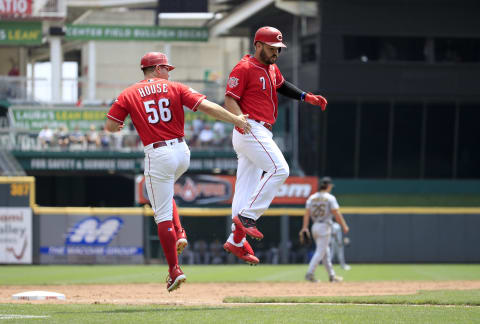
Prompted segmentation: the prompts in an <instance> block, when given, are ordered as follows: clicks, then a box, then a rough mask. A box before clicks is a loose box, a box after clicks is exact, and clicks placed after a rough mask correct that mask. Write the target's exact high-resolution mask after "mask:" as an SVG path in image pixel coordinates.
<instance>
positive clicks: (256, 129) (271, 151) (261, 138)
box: [232, 119, 290, 220]
mask: <svg viewBox="0 0 480 324" xmlns="http://www.w3.org/2000/svg"><path fill="white" fill-rule="evenodd" d="M249 123H250V125H251V126H252V130H251V133H250V134H241V133H239V132H238V131H237V130H234V131H233V138H232V143H233V148H234V149H235V152H236V153H237V157H238V167H237V180H236V183H235V194H234V196H233V202H232V217H234V216H236V215H237V214H241V215H242V216H244V217H248V218H251V219H254V220H257V219H258V218H259V217H260V216H261V215H262V214H263V213H264V212H265V210H267V208H268V207H269V206H270V203H271V202H272V200H273V198H275V195H276V194H277V192H278V190H279V189H280V186H281V185H282V184H283V183H284V182H285V180H286V179H287V178H288V175H289V173H290V169H289V167H288V164H287V161H286V160H285V158H284V157H283V154H282V151H280V149H279V148H278V146H277V144H276V143H275V142H274V141H273V139H272V137H273V134H272V132H271V131H269V130H268V129H267V128H265V127H264V126H263V125H261V124H260V123H258V122H256V121H254V120H251V119H249ZM263 172H265V174H264V175H263V177H262V174H263Z"/></svg>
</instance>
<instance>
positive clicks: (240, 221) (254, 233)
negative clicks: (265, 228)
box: [233, 215, 263, 240]
mask: <svg viewBox="0 0 480 324" xmlns="http://www.w3.org/2000/svg"><path fill="white" fill-rule="evenodd" d="M233 223H235V226H241V227H243V229H244V231H245V233H247V234H248V235H249V236H251V237H252V238H254V239H256V240H261V239H263V234H262V232H260V231H259V230H258V229H257V222H256V221H255V220H253V219H251V218H247V217H244V216H242V215H237V216H235V217H234V218H233Z"/></svg>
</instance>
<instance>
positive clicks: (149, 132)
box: [107, 78, 206, 145]
mask: <svg viewBox="0 0 480 324" xmlns="http://www.w3.org/2000/svg"><path fill="white" fill-rule="evenodd" d="M205 98H206V96H204V95H202V94H200V93H198V92H196V91H195V90H193V89H192V88H189V87H187V86H186V85H184V84H181V83H178V82H172V81H168V80H165V79H159V78H154V79H148V80H143V81H140V82H137V83H136V84H134V85H132V86H130V87H128V88H127V89H125V90H123V91H122V93H121V94H120V96H118V98H117V99H116V100H115V102H114V103H113V105H112V107H111V108H110V111H109V112H108V114H107V117H108V118H110V119H111V120H114V121H116V122H119V123H123V122H124V120H125V118H126V117H127V115H128V114H130V118H131V119H132V122H133V125H134V126H135V128H136V130H137V132H138V135H139V136H140V138H141V140H142V142H143V145H148V144H151V143H155V142H158V141H163V140H169V139H173V138H178V137H183V136H184V127H185V115H184V112H183V106H185V107H187V108H189V109H191V110H193V111H196V110H197V107H198V105H199V104H200V103H201V102H202V100H203V99H205Z"/></svg>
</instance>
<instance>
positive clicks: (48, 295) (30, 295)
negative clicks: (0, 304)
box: [12, 291, 66, 300]
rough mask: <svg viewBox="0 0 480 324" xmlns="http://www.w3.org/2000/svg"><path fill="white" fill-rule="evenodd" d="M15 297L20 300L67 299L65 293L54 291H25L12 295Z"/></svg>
mask: <svg viewBox="0 0 480 324" xmlns="http://www.w3.org/2000/svg"><path fill="white" fill-rule="evenodd" d="M12 298H13V299H18V300H46V299H58V300H65V299H66V298H65V295H64V294H60V293H56V292H52V291H25V292H22V293H18V294H15V295H12Z"/></svg>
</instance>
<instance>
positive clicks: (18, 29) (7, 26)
mask: <svg viewBox="0 0 480 324" xmlns="http://www.w3.org/2000/svg"><path fill="white" fill-rule="evenodd" d="M2 1H5V0H0V3H1V2H2ZM0 16H1V14H0ZM40 44H42V23H41V22H11V21H0V45H40Z"/></svg>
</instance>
